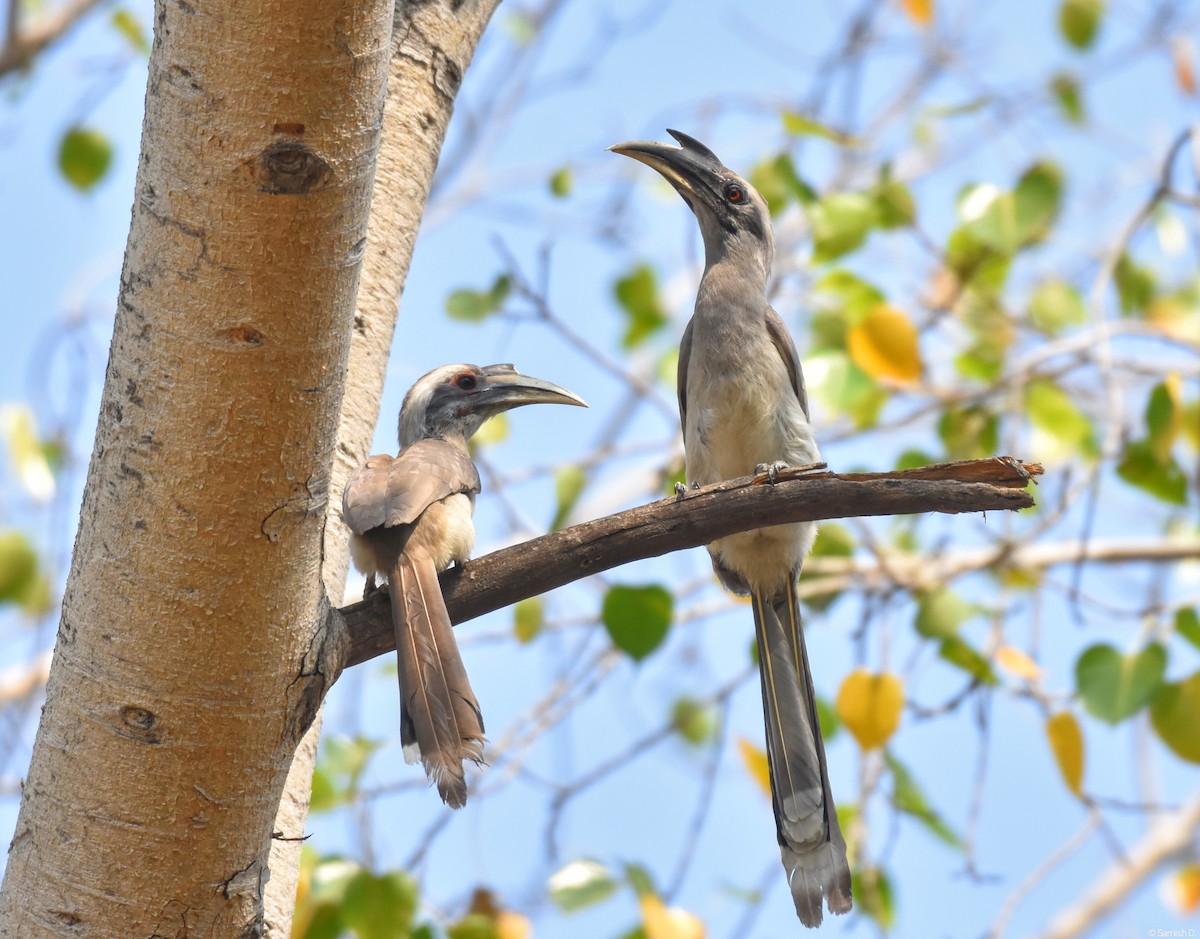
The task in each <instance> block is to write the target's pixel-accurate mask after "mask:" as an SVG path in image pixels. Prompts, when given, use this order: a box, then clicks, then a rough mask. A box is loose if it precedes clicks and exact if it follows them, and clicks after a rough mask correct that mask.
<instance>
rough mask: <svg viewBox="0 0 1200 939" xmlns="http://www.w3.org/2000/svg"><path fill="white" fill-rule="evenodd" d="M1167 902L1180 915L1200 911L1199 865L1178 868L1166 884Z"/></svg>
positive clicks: (1193, 863) (1186, 865) (1194, 863)
mask: <svg viewBox="0 0 1200 939" xmlns="http://www.w3.org/2000/svg"><path fill="white" fill-rule="evenodd" d="M1166 892H1167V902H1168V903H1169V904H1170V905H1171V906H1172V907H1174V908H1175V909H1176V910H1178V911H1179V912H1180V913H1195V912H1196V911H1197V910H1200V864H1197V863H1196V862H1195V861H1193V862H1192V863H1191V864H1184V865H1183V867H1181V868H1179V870H1177V871H1176V872H1175V874H1174V876H1172V877H1171V879H1170V880H1169V881H1168V882H1167V891H1166Z"/></svg>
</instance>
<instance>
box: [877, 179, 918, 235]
mask: <svg viewBox="0 0 1200 939" xmlns="http://www.w3.org/2000/svg"><path fill="white" fill-rule="evenodd" d="M871 197H872V198H873V199H874V200H875V217H876V224H877V225H878V226H879V227H880V228H904V227H906V226H908V225H911V224H912V223H913V222H915V221H916V220H917V203H916V200H915V199H913V195H912V192H911V191H910V190H909V188H908V187H907V186H906V185H904V183H902V182H900V180H898V179H892V178H890V177H886V178H884V179H881V180H880V181H879V182H878V183H876V184H875V188H874V189H872V190H871Z"/></svg>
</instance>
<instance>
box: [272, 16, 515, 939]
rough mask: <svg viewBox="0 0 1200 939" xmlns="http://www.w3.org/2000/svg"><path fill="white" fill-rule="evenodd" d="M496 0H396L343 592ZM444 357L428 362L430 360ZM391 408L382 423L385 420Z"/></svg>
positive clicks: (285, 829)
mask: <svg viewBox="0 0 1200 939" xmlns="http://www.w3.org/2000/svg"><path fill="white" fill-rule="evenodd" d="M498 3H499V0H470V2H466V3H463V2H461V0H460V2H452V0H444V2H434V3H428V2H425V3H418V2H410V0H399V2H398V3H397V4H396V9H395V15H394V19H393V23H392V32H391V37H392V38H391V62H390V67H389V73H388V94H387V102H386V104H385V106H384V112H383V135H382V139H381V141H380V146H379V159H378V161H377V168H376V182H375V190H374V194H373V196H372V201H371V219H370V223H369V225H368V228H367V248H366V256H365V258H364V260H363V271H362V279H361V282H360V285H359V291H358V310H357V313H356V315H355V318H354V331H353V335H352V337H351V340H350V358H349V365H348V369H347V373H346V395H345V399H344V403H343V407H342V415H341V422H340V424H339V426H338V433H337V450H336V454H335V458H334V465H333V471H332V476H331V480H330V499H329V504H328V507H327V523H326V527H325V551H324V555H325V562H324V566H323V567H322V577H323V579H324V582H325V589H326V591H327V592H328V594H329V596H330V597H331V598H332V599H333V602H334V603H335V604H338V603H340V602H341V598H342V596H343V593H344V586H345V582H346V569H347V565H348V562H349V554H348V551H347V542H348V539H349V532H348V531H347V529H346V526H345V525H343V524H342V520H341V504H342V489H343V488H344V487H345V484H346V479H347V477H349V475H350V473H351V472H352V471H353V470H354V468H355V467H356V466H358V465H359V464H360V463H361V462H362V461H363V460H364V459H365V458H366V457H367V455H368V453H369V451H370V445H371V438H372V436H373V433H374V430H375V424H376V421H377V420H378V419H379V401H380V397H381V395H382V392H383V382H384V377H385V375H386V373H387V363H388V357H389V355H390V354H391V348H392V337H393V334H394V332H395V328H396V318H397V310H398V307H399V304H400V295H401V293H402V292H403V290H404V281H405V278H406V277H407V276H408V267H409V262H410V261H411V260H412V252H413V245H414V244H415V243H416V239H417V230H418V229H419V227H420V224H421V217H422V215H423V214H424V212H425V205H426V202H427V201H428V198H429V191H430V187H431V186H432V183H433V174H434V170H435V169H436V167H437V161H438V155H439V154H440V153H441V149H442V142H443V140H444V139H445V136H446V128H447V126H448V125H449V123H450V116H451V113H452V112H453V109H454V99H455V96H456V95H457V93H458V89H459V85H460V84H461V82H462V77H463V75H464V74H465V73H466V71H467V67H468V66H469V65H470V62H471V59H472V57H473V56H474V54H475V48H476V46H477V44H478V42H479V39H480V37H481V36H482V35H483V31H484V29H485V28H486V26H487V23H488V20H489V19H490V18H491V15H492V13H493V12H494V11H495V9H496V7H497V5H498ZM437 364H440V363H436V362H430V363H429V365H430V367H432V366H434V365H437ZM392 422H393V418H392V416H390V415H389V416H388V418H387V423H388V425H389V426H391V424H392ZM319 733H320V720H319V719H318V720H316V721H314V722H313V726H312V727H311V728H310V729H309V732H308V736H307V737H306V739H305V741H304V744H303V745H302V746H301V747H300V748H299V749H298V750H297V752H296V758H295V760H294V762H293V764H292V768H291V774H290V776H289V779H288V783H287V787H286V790H285V794H284V799H283V801H282V803H281V804H280V810H279V816H278V818H277V820H276V830H277V831H279V832H280V833H281V834H282V835H284V836H285V837H284V838H282V839H279V840H276V841H275V842H274V844H272V846H271V881H270V883H269V884H268V885H267V897H266V927H267V934H268V935H269V936H272V937H278V939H283V937H285V936H287V935H289V934H290V932H291V920H292V912H293V908H294V905H295V897H296V882H297V876H298V873H299V858H300V849H301V847H302V845H303V842H302V841H301V840H300V839H301V838H302V836H303V834H304V825H305V821H306V819H307V816H308V799H309V791H310V789H311V787H312V771H313V763H314V760H315V758H316V753H317V739H316V738H317V735H318V734H319Z"/></svg>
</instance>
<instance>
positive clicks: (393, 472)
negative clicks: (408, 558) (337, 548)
mask: <svg viewBox="0 0 1200 939" xmlns="http://www.w3.org/2000/svg"><path fill="white" fill-rule="evenodd" d="M479 485H480V484H479V471H478V470H477V469H476V468H475V464H474V463H472V462H471V458H470V457H469V456H468V455H467V454H466V453H464V452H463V451H462V450H460V449H459V448H458V447H455V446H453V445H452V444H448V443H446V442H445V441H444V440H418V441H417V442H416V443H414V444H413V445H412V446H409V447H405V448H404V449H403V450H401V451H400V454H399V455H398V456H396V457H395V458H392V457H390V456H386V455H383V456H373V457H370V458H369V459H368V460H367V462H366V463H364V464H363V465H362V466H360V467H359V468H358V469H356V470H355V471H354V472H353V473H352V474H351V476H350V479H349V480H348V481H347V482H346V491H345V492H344V493H343V494H342V517H343V518H345V520H346V524H347V525H349V526H350V530H351V531H352V532H354V533H355V534H356V535H362V534H365V533H366V532H368V531H370V530H371V529H372V528H379V527H384V528H393V527H395V526H397V525H411V524H412V523H413V522H415V521H416V520H417V519H418V518H420V517H421V513H422V512H424V511H425V510H426V509H427V508H429V506H431V505H433V503H435V502H440V501H441V500H442V499H445V498H446V497H447V496H451V495H454V494H455V493H459V492H463V493H469V494H471V495H474V494H475V493H477V492H479Z"/></svg>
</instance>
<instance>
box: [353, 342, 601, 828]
mask: <svg viewBox="0 0 1200 939" xmlns="http://www.w3.org/2000/svg"><path fill="white" fill-rule="evenodd" d="M525 404H573V405H579V406H581V407H587V405H586V404H585V403H584V401H583V399H582V398H580V397H578V396H577V395H575V394H573V393H572V392H570V391H567V390H566V389H565V388H560V387H559V386H558V385H554V384H551V383H550V382H548V381H542V380H541V379H539V378H531V377H529V376H528V375H522V374H520V373H519V372H517V371H516V370H515V369H514V368H513V367H512V366H511V365H488V366H485V367H483V368H480V367H479V366H478V365H443V366H442V367H441V368H436V369H434V370H433V371H432V372H429V373H428V374H427V375H424V376H423V377H422V378H420V379H419V380H418V381H417V383H416V384H415V385H413V386H412V388H410V389H409V391H408V394H406V395H405V396H404V403H403V405H402V406H401V408H400V426H399V436H400V452H399V454H398V455H397V456H395V457H391V456H387V455H383V456H372V457H370V458H369V459H368V460H367V462H366V463H364V464H363V465H362V466H360V467H359V468H358V469H356V470H355V471H354V473H353V474H351V476H350V479H349V480H348V481H347V483H346V490H345V492H344V493H343V494H342V515H343V517H344V518H345V520H346V524H347V525H348V526H349V527H350V531H351V532H352V533H353V535H352V537H351V541H350V550H351V555H352V557H353V558H354V563H355V566H356V567H358V568H359V570H361V571H364V572H365V573H366V574H367V590H368V591H370V590H372V589H374V584H375V575H376V574H382V575H383V576H384V577H386V578H387V586H388V593H389V594H390V596H391V601H392V624H393V628H394V629H395V633H396V657H397V660H398V663H399V678H400V741H401V743H402V744H403V746H404V757H405V759H406V760H407V761H408V762H410V763H412V762H415V761H416V760H417V759H419V760H421V762H422V763H423V764H424V766H425V772H426V774H427V775H428V776H429V777H430V778H431V779H432V780H433V781H434V782H435V783H436V784H437V787H438V792H439V793H440V794H441V797H442V800H443V801H444V802H445V803H446V804H447V805H449V806H450V807H451V808H456V809H457V808H461V807H462V806H463V805H464V804H466V801H467V783H466V779H465V776H464V774H463V760H468V759H469V760H474V761H475V762H476V763H479V762H481V761H482V759H483V744H484V731H483V716H482V714H481V713H480V710H479V702H478V701H477V700H476V699H475V693H474V692H473V691H472V690H471V683H470V681H469V680H468V678H467V672H466V669H465V668H464V667H463V662H462V657H461V656H460V655H459V651H458V644H457V643H456V642H455V640H454V631H453V624H452V623H451V622H450V615H449V614H448V613H447V612H446V604H445V601H444V600H443V599H442V591H441V586H440V584H439V583H438V574H439V573H440V572H441V571H443V570H445V569H446V568H447V567H449V566H450V565H451V564H452V563H462V562H463V561H465V560H466V559H467V558H468V556H469V555H470V552H471V548H472V546H473V545H474V542H475V527H474V524H473V523H472V514H473V512H474V508H475V495H476V493H478V492H479V489H480V483H479V471H478V470H477V469H476V468H475V464H474V463H473V462H471V456H470V453H469V451H468V450H467V441H468V440H469V439H470V438H471V436H472V435H473V434H474V433H475V432H476V431H477V430H479V427H480V425H481V424H483V422H484V421H485V420H487V419H488V418H489V417H493V416H494V415H496V414H499V413H501V412H502V411H507V410H509V409H510V408H516V407H520V406H522V405H525Z"/></svg>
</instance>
